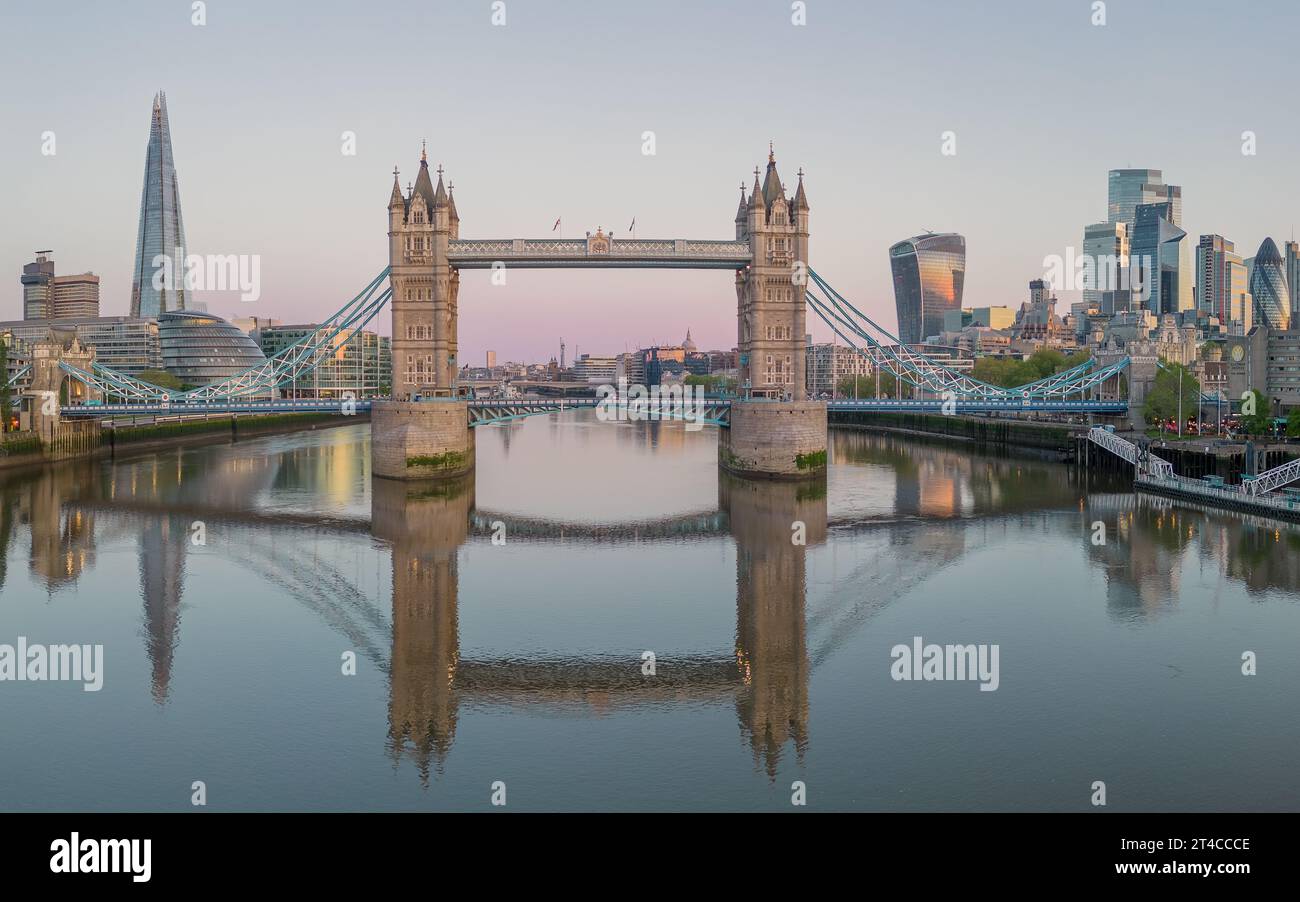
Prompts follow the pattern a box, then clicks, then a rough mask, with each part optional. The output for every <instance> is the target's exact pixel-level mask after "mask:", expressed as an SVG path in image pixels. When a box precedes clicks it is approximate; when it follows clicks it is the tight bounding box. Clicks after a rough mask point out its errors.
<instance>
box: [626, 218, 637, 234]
mask: <svg viewBox="0 0 1300 902" xmlns="http://www.w3.org/2000/svg"><path fill="white" fill-rule="evenodd" d="M627 230H628V231H629V232H635V231H636V217H635V216H633V217H632V224H631V225H630V226H628V227H627Z"/></svg>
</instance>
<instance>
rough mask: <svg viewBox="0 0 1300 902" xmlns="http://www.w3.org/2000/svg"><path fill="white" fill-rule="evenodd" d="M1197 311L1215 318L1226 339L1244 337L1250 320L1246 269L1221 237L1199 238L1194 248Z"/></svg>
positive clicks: (1250, 304) (1252, 312)
mask: <svg viewBox="0 0 1300 902" xmlns="http://www.w3.org/2000/svg"><path fill="white" fill-rule="evenodd" d="M1196 294H1197V310H1198V312H1199V313H1200V314H1201V315H1202V316H1213V317H1217V318H1218V320H1219V323H1220V324H1221V325H1223V326H1224V327H1226V328H1227V330H1228V334H1230V335H1245V334H1246V333H1247V332H1249V331H1250V327H1251V323H1252V321H1253V319H1254V316H1253V314H1254V311H1253V310H1252V306H1253V302H1252V300H1251V297H1250V291H1249V288H1248V284H1247V281H1246V265H1245V264H1244V263H1242V262H1241V255H1240V254H1238V253H1236V246H1235V245H1234V244H1233V243H1232V242H1231V241H1229V240H1228V239H1227V238H1224V237H1223V236H1222V235H1202V236H1201V240H1200V242H1199V243H1198V244H1197V246H1196Z"/></svg>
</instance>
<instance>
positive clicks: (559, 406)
mask: <svg viewBox="0 0 1300 902" xmlns="http://www.w3.org/2000/svg"><path fill="white" fill-rule="evenodd" d="M426 403H431V404H436V403H439V400H436V399H430V400H429V401H427V402H426ZM467 403H468V407H469V421H470V422H469V425H470V426H471V427H474V426H484V425H488V424H491V423H499V422H505V421H508V420H514V419H518V418H520V417H526V416H535V415H537V414H543V413H556V412H561V411H565V410H573V409H576V408H590V407H595V406H597V404H598V403H599V401H598V400H597V399H596V398H562V399H556V398H514V399H497V398H488V399H475V400H471V401H468V402H467ZM768 403H779V402H775V401H774V402H768ZM665 404H666V405H667V404H668V402H665ZM370 406H371V402H370V401H369V400H355V401H345V400H341V399H335V400H329V399H310V400H290V399H282V400H277V401H209V402H195V403H178V404H153V403H149V404H140V403H134V404H70V405H67V406H65V407H63V408H62V409H61V414H62V416H63V417H65V418H69V419H93V418H100V419H107V418H109V417H120V416H205V415H209V414H221V415H224V414H236V415H238V414H247V415H250V416H252V415H264V414H278V413H338V414H342V413H344V411H345V408H346V409H348V410H352V411H353V412H355V413H369V412H370ZM704 406H705V416H704V422H707V423H712V424H713V425H719V426H725V425H726V423H727V414H728V412H729V409H730V407H731V399H729V398H705V401H704ZM826 408H827V410H828V411H829V412H830V413H847V412H851V411H868V412H877V413H938V414H942V413H952V414H968V413H1086V414H1110V415H1123V414H1126V413H1127V412H1128V402H1127V401H1123V400H1111V401H1059V400H1044V399H1041V398H1032V399H1025V400H971V401H962V400H959V401H950V402H945V401H943V400H939V399H917V400H912V399H902V400H899V399H890V398H883V399H879V400H877V399H874V398H863V399H860V400H837V401H827V402H826ZM647 409H648V410H650V411H653V410H654V407H653V405H650V406H649V407H648V408H647Z"/></svg>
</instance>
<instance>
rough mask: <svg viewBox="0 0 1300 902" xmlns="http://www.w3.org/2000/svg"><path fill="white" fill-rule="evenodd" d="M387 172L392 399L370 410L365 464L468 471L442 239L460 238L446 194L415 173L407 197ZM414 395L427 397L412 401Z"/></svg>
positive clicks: (425, 473) (390, 470)
mask: <svg viewBox="0 0 1300 902" xmlns="http://www.w3.org/2000/svg"><path fill="white" fill-rule="evenodd" d="M397 176H398V171H397V169H396V168H394V169H393V190H392V193H391V194H390V195H389V198H388V263H389V267H390V272H389V282H390V284H391V286H392V289H393V296H392V299H391V300H390V301H389V303H390V304H391V305H392V310H393V372H392V386H393V388H392V397H393V400H391V401H376V402H375V403H374V405H373V406H372V408H371V415H370V435H371V442H370V462H371V469H372V471H373V472H374V474H375V475H376V476H383V477H386V478H389V479H408V480H409V479H415V480H418V479H445V478H452V477H458V476H463V475H465V474H466V473H468V472H470V471H471V470H473V469H474V434H473V432H471V431H470V428H469V411H468V405H467V404H466V403H465V402H464V401H463V400H458V399H456V398H455V397H454V396H455V386H456V371H457V363H456V298H457V295H458V293H459V290H460V276H459V274H458V273H457V272H456V271H455V270H454V269H453V268H452V267H451V266H450V265H449V263H448V259H447V242H448V241H450V240H452V239H454V238H458V237H459V236H460V216H458V215H457V213H456V202H455V200H453V199H452V194H451V191H450V190H448V189H447V188H445V187H444V186H443V184H442V167H439V168H438V184H437V185H436V186H435V185H434V184H433V179H432V177H431V176H430V175H429V160H428V155H427V153H426V152H425V151H424V150H421V151H420V171H419V173H418V174H417V175H416V178H415V185H414V186H413V187H411V188H409V189H408V191H407V193H406V195H405V196H403V194H402V189H401V186H400V184H399V182H398V180H397ZM417 395H418V396H420V397H421V398H424V399H432V400H425V401H416V400H415V397H416V396H417Z"/></svg>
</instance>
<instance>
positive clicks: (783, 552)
mask: <svg viewBox="0 0 1300 902" xmlns="http://www.w3.org/2000/svg"><path fill="white" fill-rule="evenodd" d="M718 506H719V507H721V508H723V509H724V510H726V511H727V513H728V515H729V516H730V519H731V532H732V535H733V536H734V537H735V541H736V664H737V666H738V667H739V669H740V676H741V681H742V687H741V690H740V692H739V693H737V696H736V713H737V714H738V715H739V717H740V726H741V730H742V731H743V732H744V734H745V735H746V736H747V737H748V739H749V743H750V745H751V747H752V748H753V752H754V761H755V764H759V763H762V764H763V766H764V768H765V769H766V771H767V773H768V776H769V777H770V778H772V779H775V778H776V772H777V766H778V764H779V762H780V757H781V752H782V749H784V748H785V746H786V744H787V743H790V744H792V745H793V746H794V749H795V752H796V754H797V755H798V756H799V759H800V760H801V761H802V759H803V755H804V752H805V751H806V750H807V747H808V672H809V666H808V640H807V632H806V625H805V623H806V621H805V609H806V607H807V594H808V586H807V571H806V557H807V553H808V551H807V546H809V545H819V544H821V543H823V542H825V541H826V485H825V483H824V482H817V483H812V484H807V483H803V484H794V483H780V482H757V481H753V480H742V479H738V478H735V477H733V476H730V475H729V474H726V473H723V474H720V475H719V478H718Z"/></svg>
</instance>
